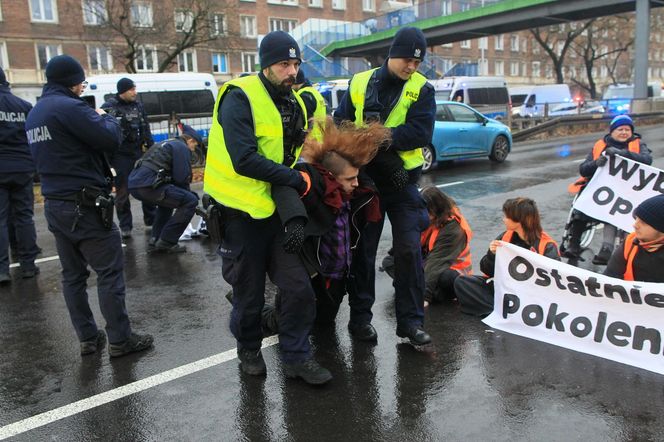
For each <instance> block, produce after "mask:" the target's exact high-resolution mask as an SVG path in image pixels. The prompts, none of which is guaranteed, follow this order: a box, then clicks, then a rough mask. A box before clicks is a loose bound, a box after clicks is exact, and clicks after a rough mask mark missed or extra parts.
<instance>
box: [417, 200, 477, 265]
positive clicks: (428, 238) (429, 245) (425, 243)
mask: <svg viewBox="0 0 664 442" xmlns="http://www.w3.org/2000/svg"><path fill="white" fill-rule="evenodd" d="M452 218H453V219H455V220H456V222H458V223H459V226H461V230H463V231H464V233H465V234H466V247H464V249H463V250H462V251H461V253H459V256H457V257H456V260H455V261H454V264H452V265H451V266H450V268H451V269H453V270H456V271H457V272H459V273H464V274H467V275H470V274H472V271H471V270H467V269H469V268H470V267H471V266H472V264H473V263H472V258H471V255H470V239H471V238H472V237H473V231H472V230H471V229H470V225H469V224H468V221H466V218H464V217H463V215H461V212H459V209H458V208H456V207H455V208H454V209H453V211H452ZM439 233H440V227H436V226H433V225H431V226H429V227H428V228H427V229H426V230H425V231H424V232H422V235H421V237H420V242H421V244H422V247H426V251H427V252H431V250H433V246H434V244H436V239H438V234H439Z"/></svg>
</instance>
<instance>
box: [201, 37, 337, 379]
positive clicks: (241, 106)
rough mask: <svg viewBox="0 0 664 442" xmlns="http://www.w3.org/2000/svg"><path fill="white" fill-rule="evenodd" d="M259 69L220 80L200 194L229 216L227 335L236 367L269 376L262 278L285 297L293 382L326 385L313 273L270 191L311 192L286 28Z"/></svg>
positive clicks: (299, 236) (299, 230)
mask: <svg viewBox="0 0 664 442" xmlns="http://www.w3.org/2000/svg"><path fill="white" fill-rule="evenodd" d="M259 55H260V61H261V68H262V71H261V72H260V73H259V74H258V75H250V76H246V77H243V78H236V79H234V80H231V81H228V82H226V83H224V85H223V86H222V88H221V90H220V91H219V96H218V98H217V103H216V104H215V112H214V118H213V121H212V128H211V129H210V136H209V138H208V141H209V144H208V155H207V162H206V167H205V183H204V184H205V185H204V190H205V192H206V193H207V194H209V195H210V196H211V197H212V198H214V199H215V200H216V201H217V202H218V203H219V204H221V205H222V206H223V212H224V213H225V217H224V218H225V228H224V229H223V230H224V238H223V241H222V243H221V246H220V248H219V253H220V255H221V257H222V270H223V276H224V279H225V280H226V281H227V282H228V283H229V284H231V285H232V286H233V311H232V313H231V321H230V322H231V324H230V326H231V331H232V333H233V335H234V336H235V338H236V340H237V345H238V358H239V360H240V369H241V370H242V371H243V372H245V373H247V374H250V375H254V376H264V375H265V374H266V367H265V361H264V360H263V356H262V353H261V340H262V332H261V310H262V308H263V305H264V303H265V298H264V294H265V275H266V274H267V275H268V276H269V277H270V279H271V280H272V281H273V282H274V283H275V285H276V286H277V287H278V288H279V290H280V292H281V310H280V311H281V314H280V315H279V321H280V322H279V332H280V333H279V348H280V353H281V357H282V361H283V364H282V370H283V372H284V374H285V376H287V377H289V378H297V377H300V378H302V379H304V381H305V382H308V383H312V384H322V383H325V382H328V381H329V380H330V379H331V378H332V375H331V374H330V372H329V371H328V370H326V369H325V368H323V367H321V366H320V365H319V364H318V363H317V362H316V360H315V359H314V357H313V355H312V350H311V345H310V343H309V332H310V331H311V327H312V325H313V321H314V317H315V314H316V311H315V297H314V292H313V289H312V287H311V282H310V280H309V275H308V273H307V271H306V269H305V268H304V265H303V264H302V261H301V260H300V259H299V257H298V256H297V255H296V254H295V253H294V252H295V251H296V249H297V247H292V246H293V245H296V244H299V245H301V244H302V241H303V240H304V224H303V222H302V221H301V220H300V218H296V219H294V220H292V221H291V222H289V223H288V224H287V225H286V226H285V227H282V225H281V222H280V220H279V216H278V215H277V213H276V211H275V203H274V200H273V199H272V197H271V194H270V189H271V186H273V185H283V186H290V187H293V188H295V189H297V190H298V192H299V193H300V195H302V194H304V193H305V192H306V190H307V183H306V182H305V180H304V179H303V177H302V175H301V174H300V173H299V172H297V171H295V170H293V169H292V167H293V165H294V164H295V162H296V161H297V159H298V157H299V155H300V150H301V147H302V143H303V141H304V132H303V129H304V128H306V121H307V120H306V118H307V116H306V110H305V108H304V104H303V103H302V100H301V99H300V98H299V97H298V96H297V95H295V94H294V93H293V91H292V90H291V88H292V86H293V84H294V82H295V76H296V75H297V72H298V69H299V65H300V63H301V58H300V49H299V47H298V45H297V42H296V41H295V39H293V37H291V36H290V35H288V34H287V33H285V32H283V31H274V32H270V33H269V34H267V35H266V36H265V37H264V38H263V40H262V41H261V44H260V49H259Z"/></svg>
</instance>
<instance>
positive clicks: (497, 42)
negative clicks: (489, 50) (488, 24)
mask: <svg viewBox="0 0 664 442" xmlns="http://www.w3.org/2000/svg"><path fill="white" fill-rule="evenodd" d="M493 38H494V46H493V48H494V49H495V50H496V51H502V50H503V36H502V35H496V36H495V37H493Z"/></svg>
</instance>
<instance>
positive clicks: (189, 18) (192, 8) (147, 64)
mask: <svg viewBox="0 0 664 442" xmlns="http://www.w3.org/2000/svg"><path fill="white" fill-rule="evenodd" d="M234 3H235V2H233V1H232V0H166V1H160V2H156V1H155V2H135V1H133V0H106V3H103V2H96V1H94V0H93V1H88V2H83V7H84V15H85V14H88V15H89V16H90V17H92V18H93V19H94V20H95V21H96V22H97V24H98V26H95V27H94V28H86V29H85V30H84V33H85V36H86V38H87V39H88V40H96V41H100V42H104V43H106V44H107V46H111V47H113V58H114V60H115V61H116V63H119V64H122V65H123V66H124V68H125V70H126V71H127V72H130V73H135V72H136V70H137V66H138V67H139V69H141V70H143V69H144V70H156V71H158V72H165V71H167V70H168V69H169V68H170V67H171V66H172V65H174V64H176V63H177V58H178V56H179V55H180V54H182V53H183V52H185V51H186V50H188V49H191V48H194V47H198V46H202V45H205V44H207V43H210V42H213V41H216V40H217V39H219V38H228V37H229V36H230V34H229V32H228V30H227V29H225V28H224V27H225V20H224V19H222V18H221V17H222V15H224V14H225V15H226V16H228V15H231V14H232V11H233V9H234ZM99 5H103V6H99ZM155 59H158V62H156V63H155Z"/></svg>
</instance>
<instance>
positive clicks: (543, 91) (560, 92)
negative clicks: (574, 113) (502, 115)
mask: <svg viewBox="0 0 664 442" xmlns="http://www.w3.org/2000/svg"><path fill="white" fill-rule="evenodd" d="M510 97H511V99H512V115H514V116H515V117H541V116H542V115H544V106H545V105H546V104H547V103H548V104H549V107H550V108H551V106H569V105H570V104H572V105H574V107H575V108H576V103H574V102H573V101H572V94H571V93H570V90H569V86H567V85H566V84H543V85H539V86H523V87H511V88H510Z"/></svg>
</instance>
